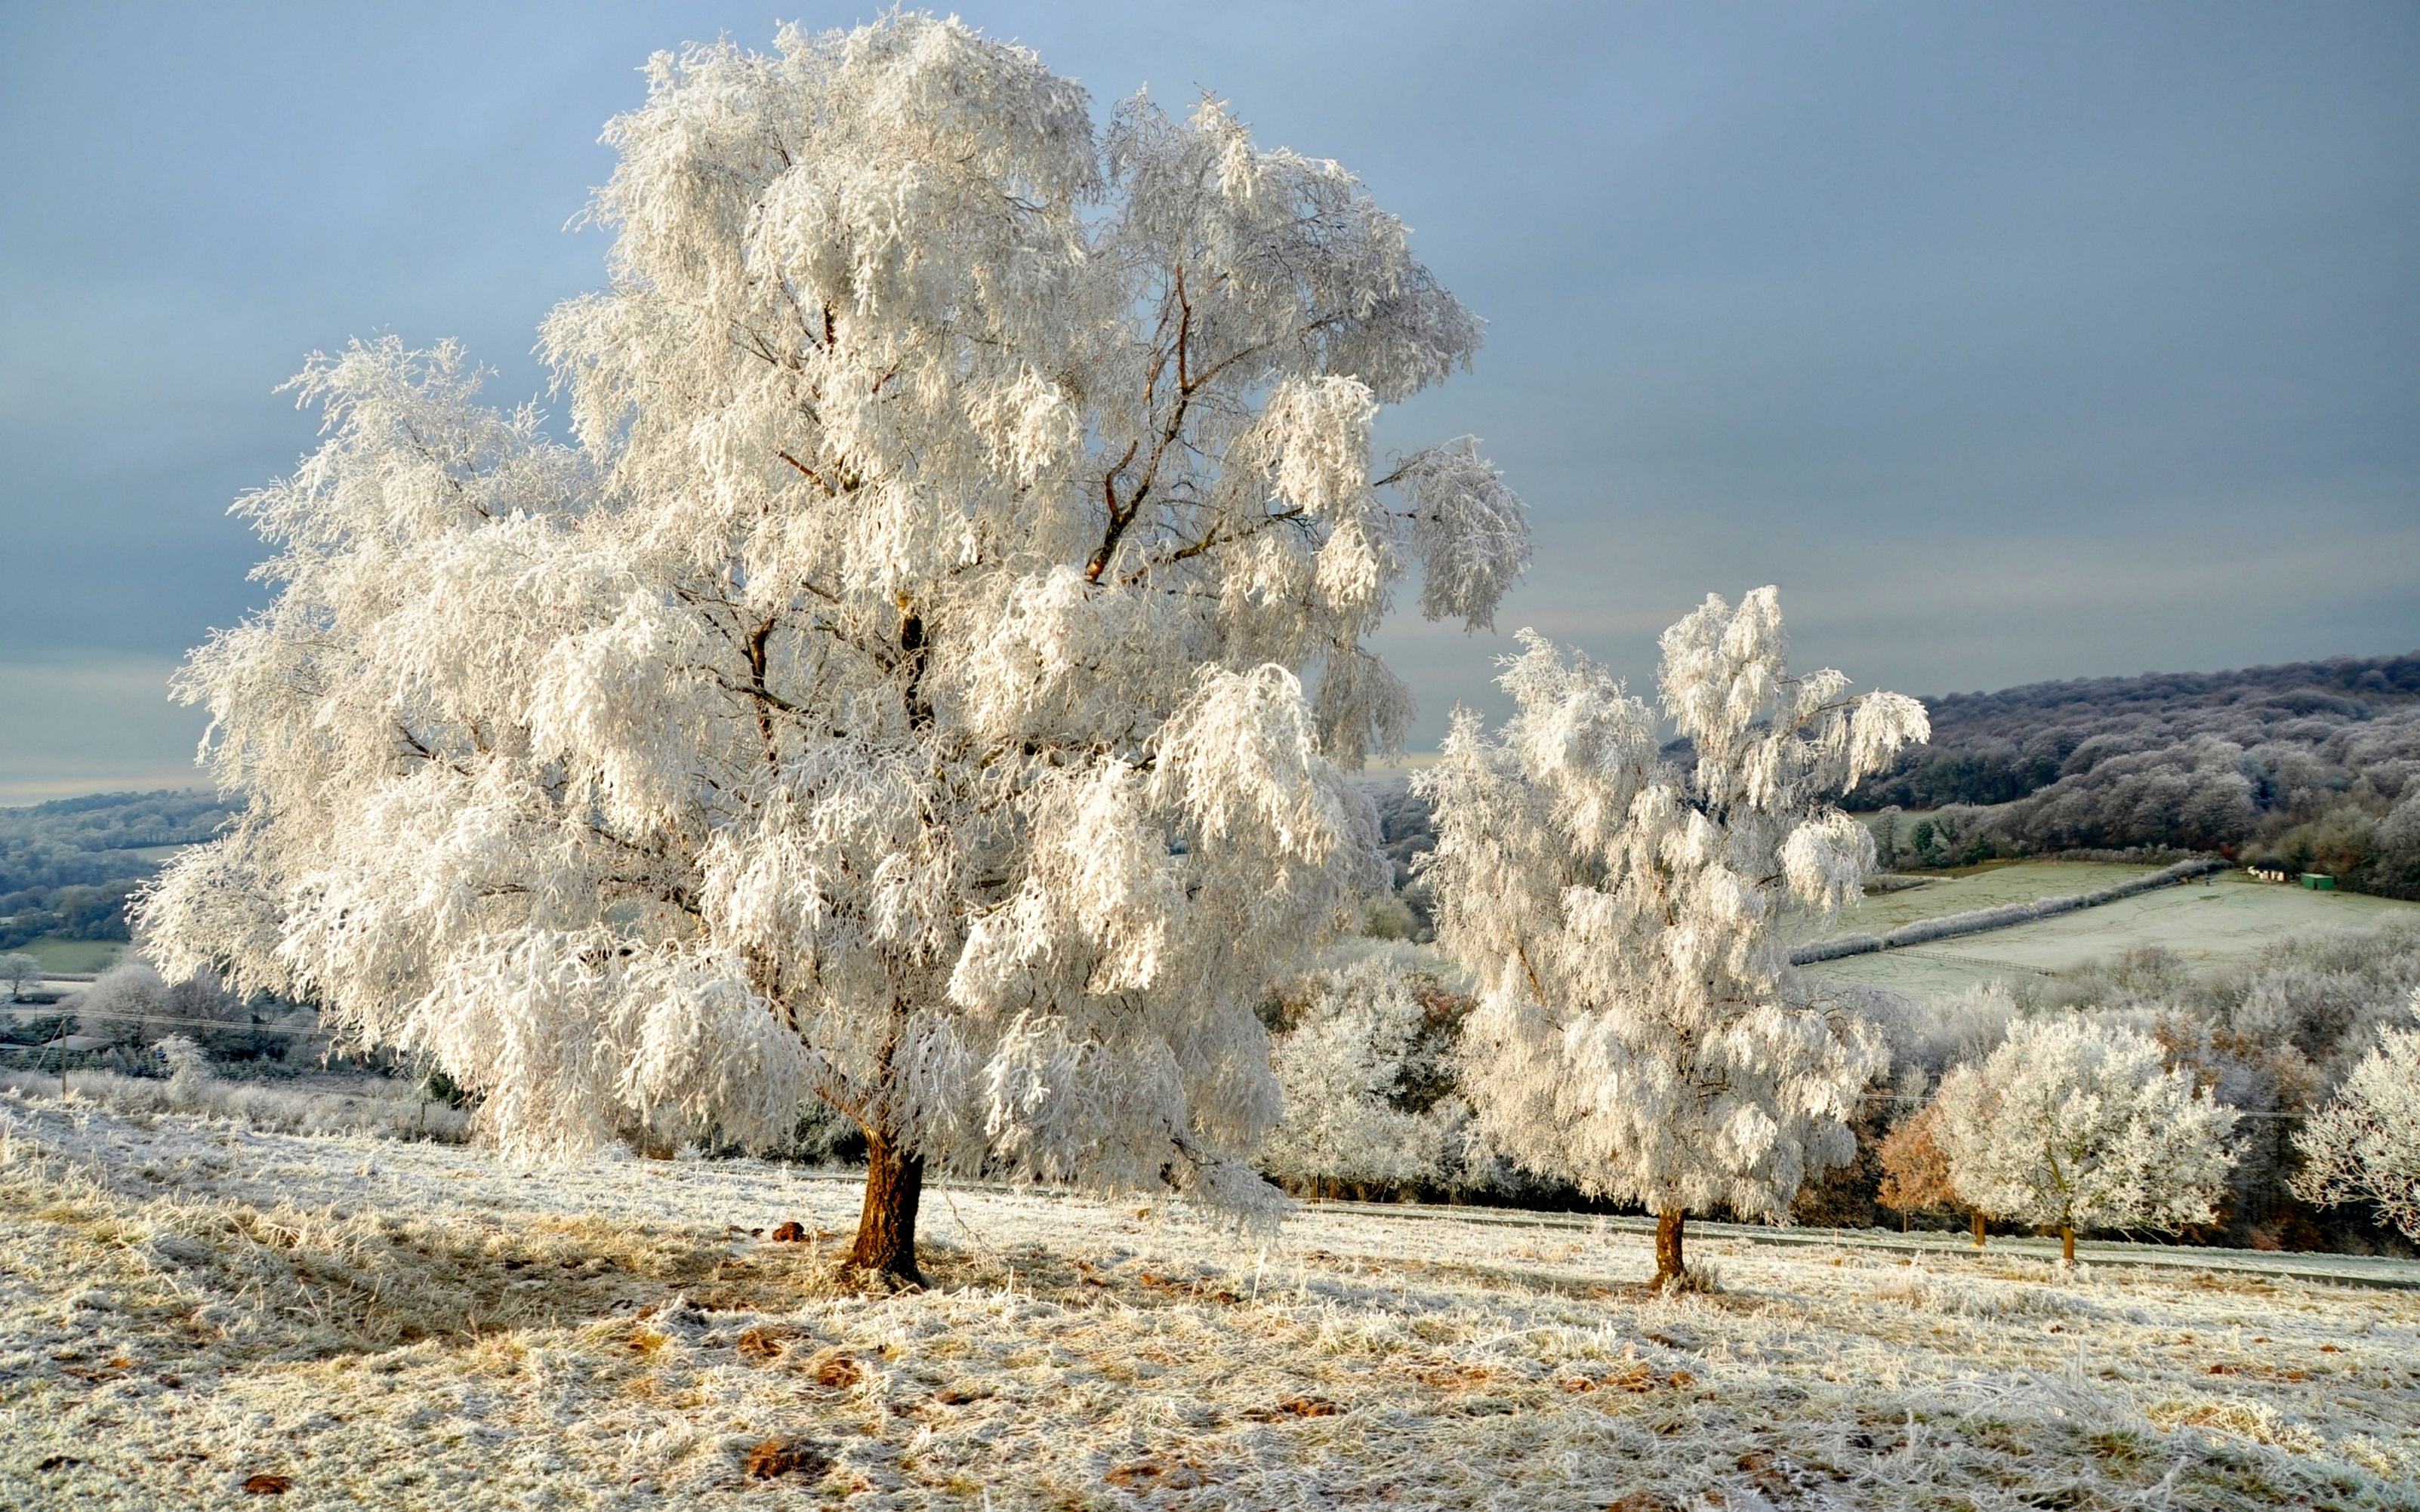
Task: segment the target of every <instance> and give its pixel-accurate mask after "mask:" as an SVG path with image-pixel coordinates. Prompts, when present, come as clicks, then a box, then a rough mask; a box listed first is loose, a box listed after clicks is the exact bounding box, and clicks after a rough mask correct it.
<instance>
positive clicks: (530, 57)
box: [0, 0, 2420, 803]
mask: <svg viewBox="0 0 2420 1512" xmlns="http://www.w3.org/2000/svg"><path fill="white" fill-rule="evenodd" d="M960 10H961V13H962V14H964V15H965V16H966V17H967V19H968V20H970V22H973V23H976V24H978V25H980V26H982V27H984V28H985V30H987V31H989V32H991V33H993V34H995V35H1000V36H1007V37H1014V38H1016V39H1021V40H1023V41H1025V42H1027V43H1030V44H1031V45H1032V46H1034V47H1035V48H1037V49H1038V50H1039V51H1040V52H1041V53H1042V54H1043V56H1044V57H1045V58H1046V59H1047V61H1048V62H1049V63H1050V64H1051V65H1052V66H1053V67H1054V68H1056V69H1059V70H1060V71H1062V72H1063V73H1067V74H1071V75H1073V76H1075V77H1077V78H1079V79H1081V80H1082V81H1083V82H1084V83H1085V84H1086V85H1088V86H1089V87H1090V88H1091V89H1092V90H1093V93H1094V99H1095V100H1096V101H1098V102H1100V103H1101V104H1103V105H1104V106H1106V104H1107V102H1108V101H1109V100H1113V99H1115V98H1116V97H1118V96H1121V95H1124V94H1126V93H1129V92H1131V91H1132V90H1134V89H1135V88H1137V87H1140V86H1142V85H1149V87H1150V88H1151V90H1152V91H1153V93H1154V94H1155V95H1156V97H1158V98H1160V99H1161V100H1166V101H1169V102H1171V104H1174V103H1181V102H1183V101H1186V100H1190V99H1191V98H1192V97H1194V96H1195V95H1196V94H1197V93H1198V92H1199V91H1201V90H1202V89H1209V90H1213V91H1215V92H1217V93H1218V94H1219V95H1220V96H1222V97H1223V98H1225V99H1227V100H1231V101H1232V102H1233V107H1234V109H1235V110H1236V112H1237V113H1238V114H1239V115H1240V116H1243V117H1244V118H1245V119H1247V120H1249V121H1250V122H1251V123H1252V124H1253V126H1254V128H1255V130H1256V131H1257V132H1258V134H1259V136H1260V138H1261V139H1262V141H1263V142H1264V143H1267V144H1272V145H1284V146H1288V147H1295V148H1298V149H1300V150H1303V151H1306V152H1310V153H1313V154H1316V155H1320V156H1326V157H1333V158H1336V159H1338V160H1340V161H1342V162H1344V163H1345V164H1346V165H1347V166H1348V167H1350V168H1352V169H1353V170H1354V171H1355V172H1357V173H1358V174H1359V175H1360V176H1361V177H1362V178H1363V179H1364V180H1365V181H1366V182H1367V183H1368V184H1369V186H1370V187H1371V189H1372V191H1373V193H1374V194H1375V195H1376V196H1377V198H1378V200H1379V202H1380V203H1381V204H1383V205H1385V206H1387V207H1388V208H1391V209H1393V210H1395V211H1397V212H1398V213H1400V214H1401V215H1403V216H1404V218H1405V219H1406V220H1407V221H1408V222H1409V223H1410V224H1411V225H1412V226H1413V227H1414V228H1415V239H1414V244H1415V247H1416V249H1417V250H1418V252H1419V255H1421V256H1422V258H1423V259H1424V260H1425V261H1426V262H1427V263H1428V264H1429V265H1430V266H1431V267H1432V268H1433V269H1435V270H1436V271H1437V273H1438V274H1439V276H1440V277H1441V278H1442V279H1443V280H1444V282H1445V283H1446V284H1447V285H1448V286H1450V287H1451V288H1452V289H1453V290H1454V291H1455V292H1456V293H1458V294H1459V295H1461V296H1462V298H1463V299H1464V300H1465V301H1466V302H1467V303H1469V304H1470V305H1471V306H1472V307H1473V308H1475V309H1476V310H1478V311H1479V312H1480V313H1481V315H1483V316H1486V317H1487V318H1488V320H1489V321H1490V328H1489V337H1488V345H1487V347H1486V349H1485V351H1483V352H1482V353H1481V358H1480V363H1479V368H1478V371H1477V372H1476V373H1475V374H1474V375H1472V376H1470V377H1468V378H1462V379H1458V380H1456V381H1455V382H1453V383H1451V384H1450V385H1448V386H1446V387H1445V388H1444V389H1442V390H1439V391H1437V392H1435V393H1431V394H1428V395H1424V396H1422V398H1421V399H1419V401H1418V402H1416V403H1415V404H1414V405H1412V406H1409V407H1407V408H1406V410H1405V411H1404V413H1402V414H1400V415H1399V416H1397V417H1395V418H1394V419H1392V420H1391V421H1390V422H1389V431H1388V437H1389V440H1394V441H1398V442H1412V441H1418V440H1427V439H1437V438H1442V437H1445V436H1450V435H1454V434H1458V433H1460V432H1463V431H1475V432H1477V433H1479V434H1480V435H1481V436H1482V437H1483V438H1485V440H1486V442H1487V446H1488V449H1489V451H1490V452H1491V453H1492V454H1493V455H1494V456H1495V457H1496V458H1497V461H1498V462H1499V463H1500V464H1501V465H1502V466H1503V467H1504V468H1505V469H1506V470H1507V471H1508V472H1509V473H1510V475H1511V477H1512V481H1513V483H1514V485H1515V486H1517V487H1519V488H1520V489H1521V490H1522V491H1523V492H1524V493H1525V494H1526V495H1527V496H1528V499H1529V501H1530V502H1531V504H1532V505H1533V507H1534V509H1535V513H1536V531H1537V543H1538V555H1539V566H1538V569H1537V571H1536V572H1535V574H1534V575H1533V576H1532V578H1531V579H1530V580H1529V582H1528V585H1527V586H1526V587H1524V588H1523V589H1522V590H1521V591H1519V592H1518V593H1517V594H1514V595H1513V596H1512V598H1511V599H1510V600H1509V601H1508V604H1507V608H1506V611H1505V615H1504V618H1503V622H1502V623H1503V626H1504V628H1505V629H1506V630H1507V631H1510V630H1511V629H1512V628H1515V627H1517V626H1519V625H1537V626H1539V627H1540V628H1542V629H1544V630H1545V631H1547V632H1548V633H1549V634H1550V635H1553V636H1555V637H1557V638H1558V639H1560V640H1569V641H1573V642H1575V643H1578V644H1580V645H1582V646H1585V647H1587V648H1588V649H1589V650H1590V651H1591V652H1592V653H1594V654H1595V655H1597V656H1600V657H1601V658H1602V659H1604V660H1606V661H1607V662H1609V663H1611V664H1612V665H1613V666H1615V667H1616V668H1617V669H1620V670H1621V671H1624V672H1626V673H1628V674H1629V675H1631V676H1632V677H1633V679H1634V681H1637V682H1641V683H1643V682H1645V681H1646V680H1647V679H1648V678H1649V677H1650V676H1651V675H1652V644H1653V637H1654V632H1655V631H1656V630H1657V629H1658V628H1659V627H1660V626H1661V625H1665V624H1666V623H1668V622H1669V621H1670V620H1672V619H1674V618H1676V617H1677V616H1678V615H1679V614H1680V613H1682V612H1683V611H1684V610H1685V609H1688V608H1689V607H1690V606H1691V605H1692V604H1693V603H1694V602H1695V601H1697V600H1698V599H1699V597H1701V596H1702V595H1703V594H1705V593H1707V592H1708V591H1720V592H1722V593H1724V594H1726V595H1727V596H1735V595H1736V594H1738V593H1739V592H1741V591H1742V590H1744V589H1746V588H1749V587H1753V586H1755V585H1757V584H1759V583H1763V582H1778V583H1779V584H1780V585H1781V586H1782V589H1783V595H1784V596H1783V603H1784V606H1785V609H1787V611H1788V613H1789V615H1790V620H1791V625H1792V632H1793V639H1794V641H1795V644H1796V647H1797V651H1798V655H1799V656H1800V658H1801V659H1802V660H1804V661H1806V662H1808V663H1815V662H1827V663H1830V664H1833V665H1837V666H1839V667H1841V668H1843V669H1845V670H1846V671H1849V672H1850V673H1851V674H1852V675H1853V676H1854V677H1856V678H1857V679H1858V680H1859V681H1860V682H1861V683H1865V684H1868V685H1876V684H1878V685H1881V686H1885V687H1898V688H1900V689H1901V690H1903V691H1908V692H1915V693H1931V692H1939V691H1947V690H1953V689H1966V688H1979V687H2002V686H2006V685H2009V684H2012V683H2020V682H2028V681H2035V680H2039V679H2043V678H2051V677H2070V676H2082V675H2091V674H2104V673H2113V672H2133V671H2146V670H2153V669H2158V670H2183V669H2211V668H2219V667H2230V666H2242V665H2249V664H2254V663H2259V662H2272V661H2282V660H2294V659H2302V658H2306V657H2316V656H2329V655H2334V654H2337V653H2356V654H2379V653H2385V652H2392V651H2403V650H2409V649H2412V647H2414V646H2420V569H2415V566H2414V561H2415V557H2414V548H2415V547H2416V546H2420V8H2415V7H2412V6H2411V5H2409V4H2403V3H2387V4H2379V5H2361V4H2350V3H2348V4H2331V5H2328V6H2325V7H2318V8H2309V7H2281V6H2274V5H2265V6H2226V5H2213V4H2192V5H2177V6H2159V5H2130V6H2125V7H2110V6H2104V5H2094V6H2065V5H2058V4H2042V3H2026V4H2020V5H2008V6H1957V7H1945V6H1938V5H1892V4H1838V5H1806V4H1797V3H1793V4H1787V5H1776V6H1771V7H1763V6H1753V5H1692V6H1682V5H1668V6H1628V5H1608V4H1591V5H1577V6H1569V7H1557V6H1546V5H1537V6H1525V5H1519V4H1512V3H1507V0H1494V3H1488V4H1472V5H1448V4H1427V5H1423V4H1389V5H1383V6H1345V5H1336V6H1317V7H1313V6H1306V5H1299V4H1287V5H1267V6H1250V5H1219V4H1209V3H1203V0H1196V3H1193V4H1187V5H1152V4H1140V3H1136V4H1120V5H1109V4H1098V5H1083V4H1069V3H1051V4H1011V3H1005V0H1003V3H985V0H966V3H965V4H964V5H963V6H962V7H961V8H960ZM873 13H874V9H873V8H871V7H856V6H851V5H794V6H790V7H788V8H784V9H783V10H782V11H781V12H779V13H778V14H780V15H782V16H784V17H789V16H795V17H797V18H799V19H801V20H804V21H805V22H807V23H811V24H816V25H847V24H851V23H856V22H858V21H860V20H862V19H866V18H868V17H870V16H871V15H872V14H873ZM776 14H777V13H776V12H774V11H771V10H766V9H759V8H755V7H735V6H731V5H711V4H659V5H632V6H624V7H591V6H562V7H546V6H539V5H531V6H517V7H510V8H506V7H498V6H492V5H477V6H461V7H448V6H442V5H431V4H427V3H419V4H413V5H411V6H409V7H403V6H396V7H393V8H380V7H376V6H369V5H347V6H342V7H332V6H324V5H304V4H293V5H276V6H240V5H211V6H208V7H200V6H182V5H179V6H173V7H168V6H163V7H158V8H140V7H117V6H109V5H97V4H73V5H70V4H66V3H58V4H34V3H29V0H0V142H5V144H6V148H7V150H6V151H5V152H0V463H5V466H0V803H7V802H23V801H28V800H30V799H32V798H36V797H42V796H49V795H56V794H63V793H70V792H77V791H90V790H95V789H102V788H114V787H126V786H137V785H139V786H160V785H167V784H171V783H173V784H178V785H182V784H185V783H189V782H192V781H194V780H195V776H194V772H193V770H192V768H191V767H190V766H189V765H188V764H187V760H188V758H189V756H190V753H191V749H192V745H193V741H194V737H195V735H196V734H198V733H199V729H200V724H199V720H198V719H197V718H196V717H194V716H193V715H192V713H191V712H190V711H185V710H179V709H175V708H172V707H171V706H170V705H169V704H168V703H167V702H166V699H165V693H164V683H165V679H166V676H167V674H168V672H169V671H170V670H171V669H172V668H173V666H174V665H175V663H176V661H177V659H178V656H180V655H181V653H182V652H183V651H184V649H185V648H186V647H188V646H190V645H193V644H194V643H195V642H196V641H198V640H201V639H203V638H204V637H205V636H207V635H208V634H209V631H210V629H211V628H212V627H214V626H221V625H229V624H231V623H233V622H234V621H236V620H237V619H238V618H239V617H240V616H241V615H242V614H243V613H244V611H245V610H246V609H247V607H249V606H251V605H253V604H255V603H256V601H257V594H258V590H257V587H256V585H254V584H251V583H249V582H248V581H247V580H246V578H245V574H246V572H247V570H248V568H249V567H250V566H251V564H252V563H254V562H255V561H256V559H257V558H258V556H259V555H260V552H259V548H258V543H257V542H256V541H255V540H253V539H252V538H251V537H250V536H249V535H248V534H247V533H246V532H244V531H243V530H242V529H241V528H240V526H239V525H238V524H237V523H236V522H234V521H232V520H230V519H229V518H228V517H226V514H225V507H226V505H227V503H228V502H229V501H231V500H232V499H234V497H235V496H236V495H237V494H238V493H239V492H240V491H242V490H243V489H245V488H246V487H249V486H256V485H258V484H261V483H263V482H266V481H268V480H269V479H270V478H271V477H273V476H275V475H277V474H279V473H281V472H283V471H287V470H288V469H290V468H291V467H292V465H293V464H294V462H295V460H296V458H297V457H298V456H299V455H301V454H302V452H303V451H305V450H306V449H307V448H308V447H309V446H310V444H311V442H312V436H313V426H314V423H313V421H312V419H311V417H309V416H307V415H304V414H300V413H298V412H297V411H296V410H295V409H293V408H292V406H291V405H290V403H288V401H287V398H286V397H281V396H278V395H275V394H273V393H271V391H272V389H273V388H274V387H275V386H276V385H277V384H278V383H279V382H280V381H281V380H282V379H283V378H286V377H287V376H288V375H290V374H291V373H292V372H293V371H294V370H295V369H296V367H297V366H299V365H300V363H301V362H302V358H303V356H304V355H305V354H306V353H308V352H310V351H311V350H313V349H314V348H318V347H336V346H339V345H341V344H342V343H343V342H344V341H345V340H346V339H347V338H349V337H351V336H356V335H363V336H366V335H372V334H376V333H379V332H396V333H397V334H399V335H401V336H402V337H403V338H404V339H405V340H407V341H408V342H410V343H412V344H414V345H420V344H426V343H427V342H430V341H433V340H435V339H437V338H440V337H443V336H449V335H451V336H458V337H461V338H462V339H463V340H465V341H466V342H467V343H468V344H469V346H470V347H471V349H472V352H473V355H474V356H475V357H477V358H479V359H480V360H482V361H484V362H485V363H489V365H491V366H493V367H494V368H495V369H496V370H497V375H496V378H495V379H494V382H493V386H492V389H491V393H494V394H495V395H496V396H497V397H498V398H499V399H501V400H505V401H511V400H515V399H519V398H521V397H525V396H529V395H531V394H534V393H538V392H539V391H541V390H542V389H543V387H544V384H545V374H544V373H543V372H542V371H541V370H540V368H539V367H538V365H537V364H536V363H535V361H534V360H533V358H532V356H531V355H530V347H531V343H532V341H533V339H534V335H535V327H536V324H537V322H538V320H539V318H540V317H541V316H543V315H544V314H545V312H546V311H547V309H548V308H549V307H550V306H551V304H553V303H554V301H558V300H560V299H563V298H565V297H566V296H568V295H570V294H573V293H576V292H578V291H580V290H582V289H585V288H588V287H591V286H593V285H596V284H597V283H598V282H599V281H600V278H601V269H602V259H603V253H604V240H603V238H602V237H601V236H600V235H598V234H597V233H596V232H593V231H592V232H574V231H570V230H566V223H568V222H570V221H572V220H573V218H574V217H576V216H577V214H578V213H579V211H580V209H581V208H582V204H583V202H584V200H585V198H586V195H587V193H588V190H589V188H590V186H592V185H594V184H597V183H598V182H601V181H602V180H603V178H604V177H606V175H607V173H608V172H609V171H610V166H611V164H610V160H609V157H608V155H607V153H606V152H605V150H604V149H603V148H602V147H598V146H597V141H596V138H597V131H598V129H599V127H600V126H601V125H602V124H603V122H604V121H605V120H606V118H607V117H608V116H612V115H613V114H614V113H616V112H618V111H621V110H625V109H628V108H629V107H631V106H633V105H635V104H636V103H637V102H638V100H639V99H640V96H641V91H642V83H641V80H640V76H639V74H638V72H637V71H636V70H637V69H638V67H639V65H640V64H641V63H643V62H644V59H645V58H646V56H647V54H649V53H650V52H652V51H654V50H656V49H659V48H666V47H674V46H677V45H678V44H679V43H681V42H683V41H687V40H692V39H713V38H715V37H717V36H721V35H728V36H730V37H731V38H733V39H735V40H737V41H739V42H742V43H744V44H749V45H755V46H765V45H769V43H770V41H771V38H772V34H773V25H774V21H775V19H776ZM1506 644H1507V640H1504V639H1495V638H1486V637H1477V638H1474V637H1468V636H1465V635H1463V634H1460V633H1459V632H1450V633H1449V632H1444V631H1438V630H1434V629H1431V628H1429V627H1426V626H1423V625H1419V623H1418V622H1417V620H1407V621H1406V623H1404V624H1403V625H1401V626H1400V627H1398V628H1395V629H1392V630H1390V631H1389V632H1388V636H1387V639H1386V645H1385V648H1384V649H1386V651H1387V652H1388V655H1389V656H1390V658H1391V659H1392V660H1393V661H1394V662H1395V664H1396V665H1397V667H1398V668H1399V669H1400V670H1402V671H1404V674H1405V675H1406V676H1407V677H1408V678H1410V680H1411V681H1412V683H1413V685H1414V687H1415V689H1416V690H1417V691H1418V693H1419V696H1420V700H1421V703H1422V709H1423V715H1422V721H1421V727H1420V729H1419V732H1418V733H1417V735H1416V737H1415V743H1416V745H1417V744H1424V743H1431V742H1433V741H1434V740H1435V735H1436V733H1437V732H1438V731H1440V730H1441V729H1442V726H1443V720H1444V716H1445V713H1446V711H1447V710H1448V709H1449V708H1450V707H1451V706H1452V704H1453V703H1454V702H1456V701H1458V700H1460V701H1467V702H1478V703H1481V705H1482V706H1489V707H1492V706H1493V705H1494V702H1495V701H1494V700H1493V699H1492V698H1491V697H1490V694H1491V691H1492V690H1491V689H1490V687H1489V686H1488V682H1487V679H1488V677H1489V675H1490V672H1491V659H1492V657H1494V656H1497V655H1498V654H1500V653H1501V652H1502V651H1503V650H1504V649H1505V646H1506Z"/></svg>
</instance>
